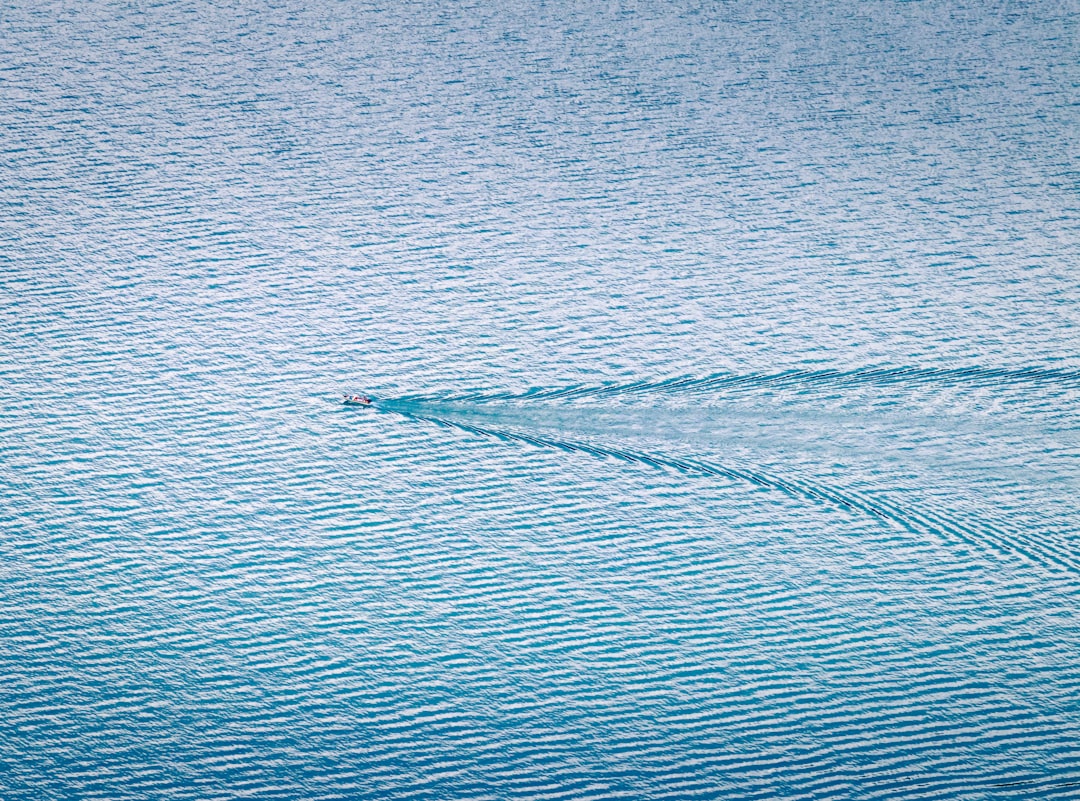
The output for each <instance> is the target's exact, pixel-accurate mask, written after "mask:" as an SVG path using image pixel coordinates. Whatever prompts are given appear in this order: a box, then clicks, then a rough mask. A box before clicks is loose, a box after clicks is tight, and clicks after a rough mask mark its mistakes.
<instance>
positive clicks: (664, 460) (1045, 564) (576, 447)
mask: <svg viewBox="0 0 1080 801" xmlns="http://www.w3.org/2000/svg"><path fill="white" fill-rule="evenodd" d="M641 386H644V384H642V385H641ZM653 386H656V384H653ZM622 391H624V392H625V391H627V388H626V387H624V388H623V389H622ZM416 397H417V396H411V397H406V398H401V399H398V400H397V401H385V402H382V403H381V404H380V406H381V408H383V409H385V410H386V411H390V412H393V413H396V414H400V415H402V416H403V417H406V418H409V419H412V420H416V421H422V422H427V423H431V424H434V425H437V426H441V427H444V428H452V429H457V430H460V431H466V432H469V433H472V434H475V435H478V436H482V437H487V438H491V439H497V440H500V441H503V442H511V443H521V444H525V445H531V446H533V447H537V448H544V449H556V450H561V451H564V452H568V453H581V454H586V455H589V456H593V457H598V458H603V459H616V460H621V461H624V462H631V463H636V464H643V465H649V466H651V467H655V468H659V469H666V470H675V471H679V472H682V473H685V474H692V475H698V476H716V477H723V478H726V479H729V480H734V481H738V482H743V483H746V484H749V485H753V486H756V487H761V488H766V489H770V490H774V491H777V492H782V493H784V494H786V495H788V496H790V497H793V498H797V499H800V500H804V501H810V502H813V503H823V504H830V505H832V506H834V507H837V508H840V509H844V510H847V511H849V512H852V513H856V514H862V515H866V516H869V517H872V518H875V519H877V520H879V521H881V522H883V523H886V524H889V525H894V526H898V527H899V528H901V529H903V530H905V531H907V532H910V533H913V534H916V535H918V536H922V537H925V536H927V535H930V536H934V537H937V538H940V539H941V540H943V541H945V542H950V543H953V544H958V543H963V544H965V545H968V546H970V547H972V548H974V549H976V550H980V551H981V550H983V549H985V548H986V547H990V548H992V549H993V550H994V551H996V552H997V553H999V554H1001V555H1005V556H1010V555H1011V556H1013V557H1019V558H1021V559H1023V560H1025V561H1026V562H1028V563H1031V564H1033V565H1038V566H1040V567H1042V568H1044V569H1048V570H1054V571H1068V572H1070V573H1077V574H1080V562H1078V561H1077V560H1076V559H1075V558H1074V557H1073V555H1072V553H1071V552H1070V550H1069V549H1068V547H1066V546H1065V544H1064V543H1062V544H1060V545H1061V547H1054V546H1055V543H1048V542H1046V541H1044V540H1036V539H1034V538H1033V537H1031V536H1025V535H1024V534H1023V533H1022V532H1021V531H1020V530H1018V529H1016V528H1014V527H1008V526H1002V525H996V524H993V523H990V522H987V521H985V520H980V521H977V522H967V521H962V520H958V519H955V518H954V517H952V516H951V515H949V514H946V513H944V512H940V511H935V510H929V509H920V508H915V507H913V506H912V505H910V504H903V505H901V504H898V503H894V502H893V501H891V500H887V499H885V498H883V497H881V496H879V495H875V496H874V497H872V498H871V497H868V496H867V495H866V494H864V493H861V492H858V491H855V490H852V489H841V488H838V487H835V486H829V485H826V484H823V483H820V482H817V481H814V480H811V479H807V478H805V477H799V476H785V475H780V474H779V473H777V472H774V471H772V470H766V469H763V468H761V467H759V466H752V465H746V464H734V463H718V462H715V461H710V460H703V459H697V458H687V457H682V456H670V455H665V454H662V453H657V452H655V451H644V450H637V449H633V448H626V447H621V446H613V445H609V444H603V443H598V442H595V441H587V440H576V439H569V438H565V437H562V436H552V435H549V434H541V433H532V432H529V431H521V430H514V429H511V428H504V427H501V426H498V425H489V424H488V423H486V422H483V423H481V424H477V423H475V422H470V421H467V420H462V419H453V416H457V417H459V418H460V417H462V416H464V415H465V413H466V412H465V410H461V413H460V414H457V415H454V412H453V411H452V410H446V412H444V413H440V410H439V408H438V404H432V403H431V402H430V401H428V402H427V403H418V402H416ZM520 397H523V396H513V395H509V396H508V395H501V396H495V395H488V396H485V398H484V400H495V399H507V398H511V399H516V398H520ZM529 397H533V398H539V397H546V398H553V397H565V394H563V395H556V394H554V393H548V394H546V395H538V394H533V395H531V396H529ZM425 400H427V398H425ZM454 400H455V401H456V402H461V401H462V400H463V399H462V398H455V399H454Z"/></svg>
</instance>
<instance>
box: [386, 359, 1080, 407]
mask: <svg viewBox="0 0 1080 801" xmlns="http://www.w3.org/2000/svg"><path fill="white" fill-rule="evenodd" d="M922 384H946V385H958V384H959V385H965V384H966V385H972V386H987V385H990V386H1002V385H1020V384H1032V385H1055V386H1058V387H1061V388H1063V389H1077V388H1080V371H1076V370H1061V369H1057V368H1053V367H1024V368H1015V369H1014V368H1005V367H965V368H940V367H880V368H861V369H857V370H847V371H844V370H831V369H828V370H786V371H783V372H778V373H745V374H738V373H714V374H713V375H710V376H704V377H700V378H696V377H693V376H682V377H677V378H669V379H663V380H660V381H635V382H631V383H625V384H619V383H602V384H575V385H571V386H565V387H554V388H550V389H545V388H543V387H534V388H533V389H529V390H526V391H525V392H469V393H463V394H456V395H455V394H452V393H446V394H438V393H436V394H418V395H405V396H402V397H401V398H400V399H399V400H404V401H417V402H425V401H426V402H436V401H441V402H473V403H477V402H487V401H522V400H554V399H565V398H586V397H612V396H617V395H633V394H637V393H645V392H665V393H674V392H687V391H695V390H702V389H723V388H729V387H746V386H749V387H752V388H762V389H775V388H785V387H799V386H805V387H812V386H859V385H871V386H873V385H880V386H887V385H902V386H918V385H922Z"/></svg>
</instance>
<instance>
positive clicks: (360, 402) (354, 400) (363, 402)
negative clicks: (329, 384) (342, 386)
mask: <svg viewBox="0 0 1080 801" xmlns="http://www.w3.org/2000/svg"><path fill="white" fill-rule="evenodd" d="M344 398H345V400H344V401H342V403H344V404H345V405H346V406H370V405H371V403H372V401H371V398H369V397H368V396H367V395H345V396H344Z"/></svg>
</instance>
